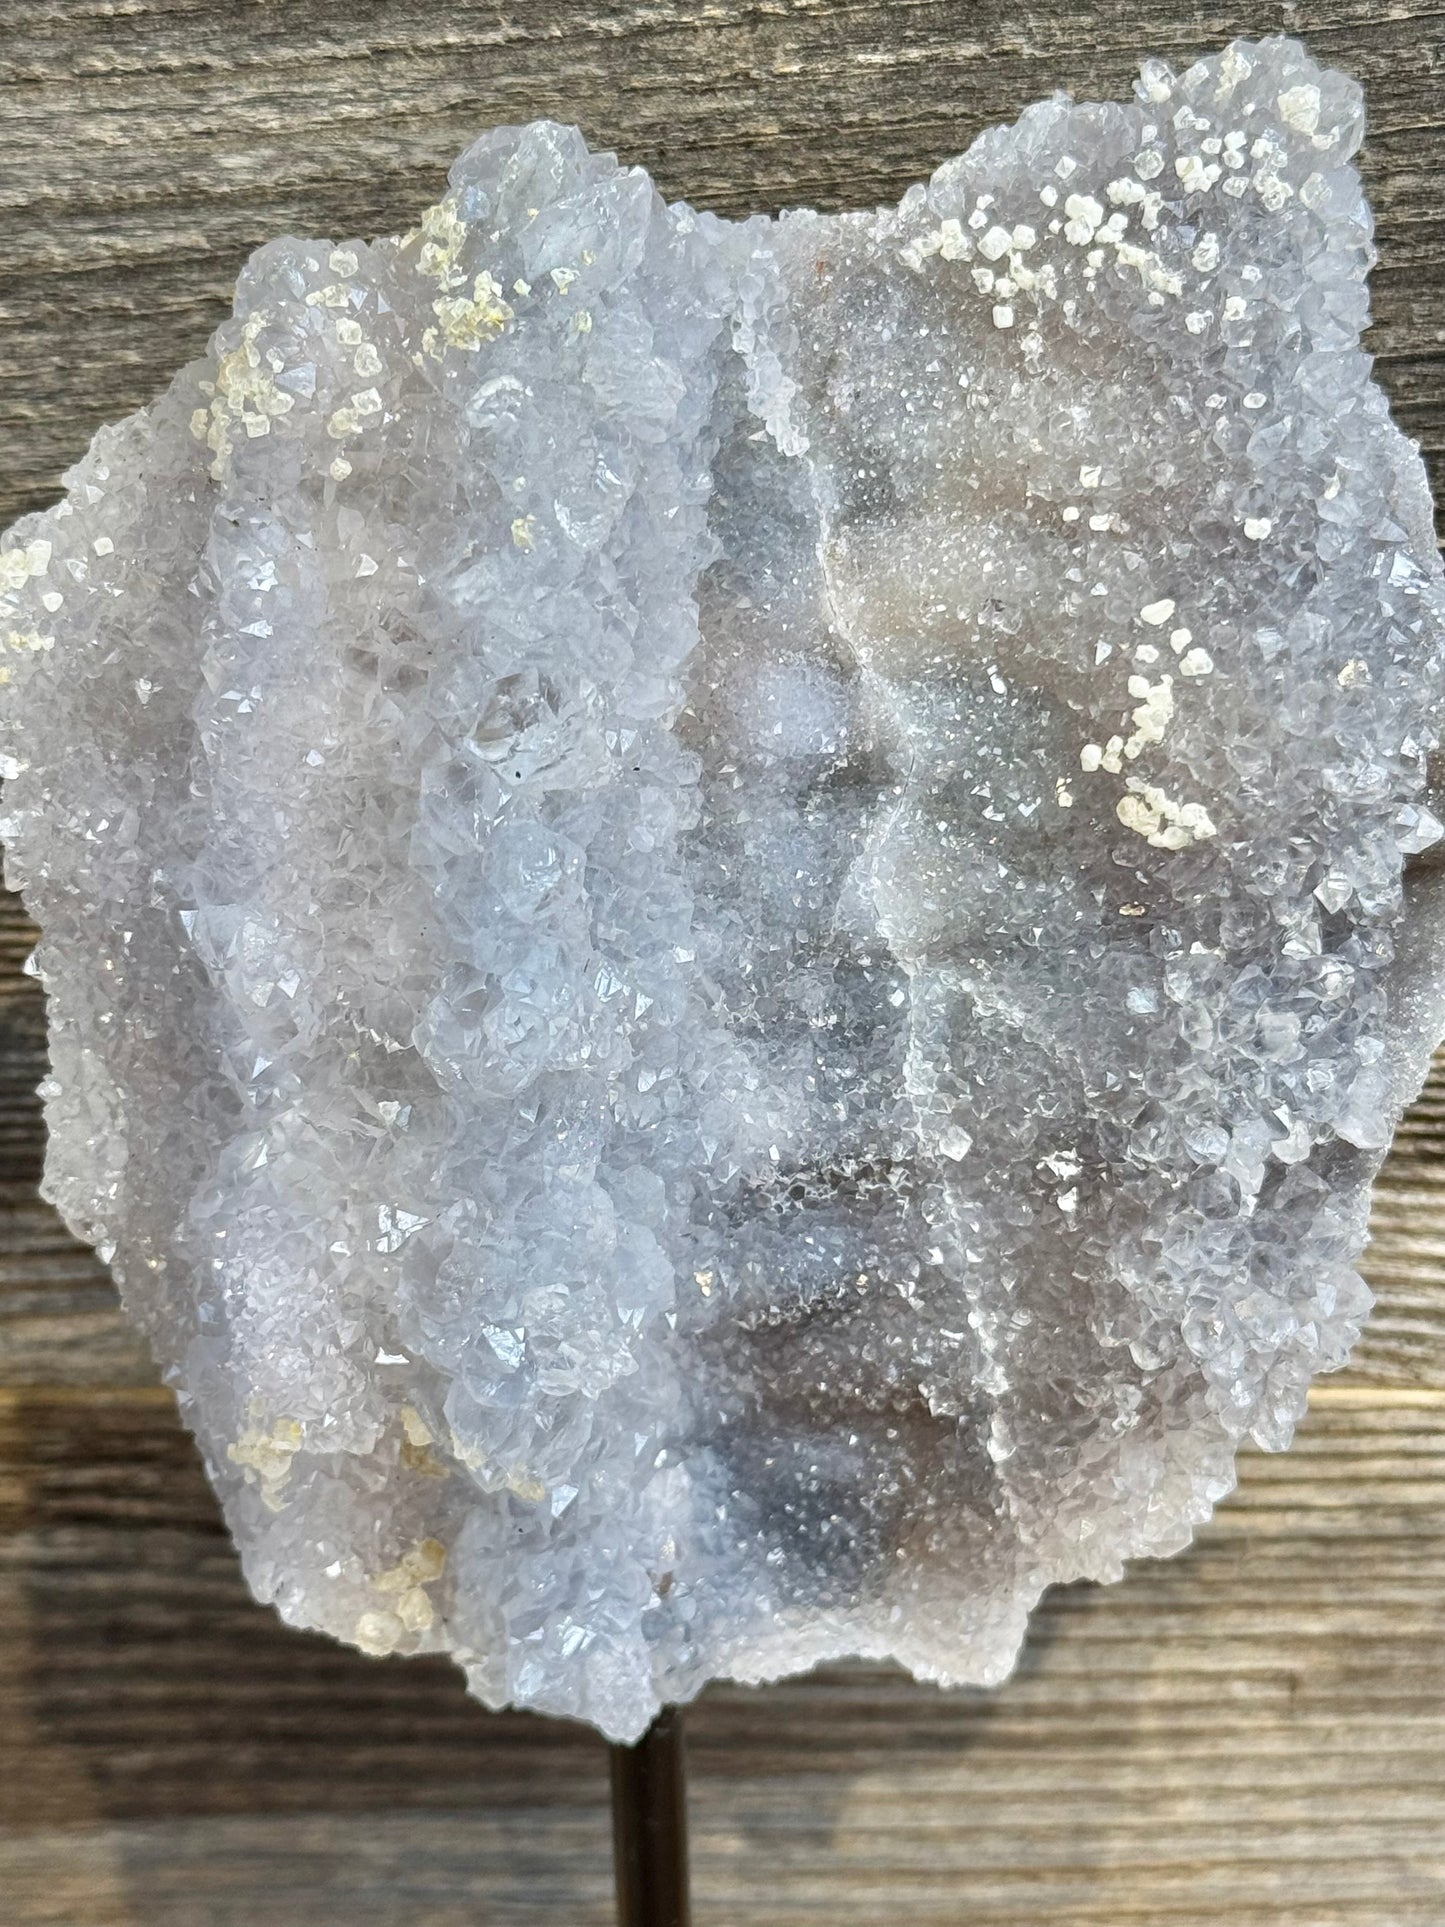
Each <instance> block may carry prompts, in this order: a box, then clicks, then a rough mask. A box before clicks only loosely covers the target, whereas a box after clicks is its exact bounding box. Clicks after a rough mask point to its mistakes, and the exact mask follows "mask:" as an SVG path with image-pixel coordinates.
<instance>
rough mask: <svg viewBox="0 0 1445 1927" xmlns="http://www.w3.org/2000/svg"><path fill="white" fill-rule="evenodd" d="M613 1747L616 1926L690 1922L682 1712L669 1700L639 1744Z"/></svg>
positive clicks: (671, 1926)
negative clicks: (671, 1704) (669, 1703)
mask: <svg viewBox="0 0 1445 1927" xmlns="http://www.w3.org/2000/svg"><path fill="white" fill-rule="evenodd" d="M609 1750H610V1752H611V1755H612V1858H613V1864H614V1866H615V1868H616V1870H617V1922H618V1927H689V1923H690V1921H691V1919H692V1908H691V1905H690V1902H689V1899H688V1886H687V1772H686V1762H685V1759H684V1755H683V1743H682V1715H681V1713H679V1712H678V1710H677V1708H676V1707H675V1706H665V1707H664V1708H663V1709H662V1711H661V1712H660V1713H659V1714H658V1716H657V1718H656V1719H655V1720H654V1721H653V1722H652V1724H651V1726H649V1727H648V1729H647V1731H646V1732H645V1733H644V1734H643V1736H642V1738H641V1739H640V1740H639V1741H638V1742H637V1744H636V1746H614V1747H612V1748H610V1749H609Z"/></svg>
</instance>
